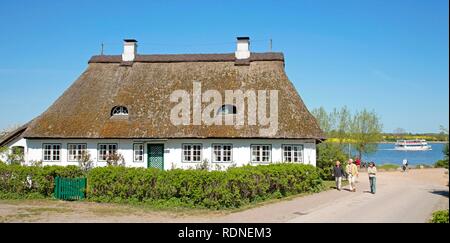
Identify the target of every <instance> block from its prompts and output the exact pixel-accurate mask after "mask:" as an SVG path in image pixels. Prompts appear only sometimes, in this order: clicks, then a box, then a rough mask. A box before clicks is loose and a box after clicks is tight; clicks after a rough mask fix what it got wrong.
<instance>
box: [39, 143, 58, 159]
mask: <svg viewBox="0 0 450 243" xmlns="http://www.w3.org/2000/svg"><path fill="white" fill-rule="evenodd" d="M43 147H44V161H50V162H52V161H60V160H61V144H48V143H47V144H44V145H43Z"/></svg>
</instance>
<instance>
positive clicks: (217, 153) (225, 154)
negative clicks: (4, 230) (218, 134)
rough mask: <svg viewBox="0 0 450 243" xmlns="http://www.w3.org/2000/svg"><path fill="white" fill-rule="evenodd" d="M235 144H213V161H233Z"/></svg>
mask: <svg viewBox="0 0 450 243" xmlns="http://www.w3.org/2000/svg"><path fill="white" fill-rule="evenodd" d="M232 150H233V145H231V144H213V162H231V160H232Z"/></svg>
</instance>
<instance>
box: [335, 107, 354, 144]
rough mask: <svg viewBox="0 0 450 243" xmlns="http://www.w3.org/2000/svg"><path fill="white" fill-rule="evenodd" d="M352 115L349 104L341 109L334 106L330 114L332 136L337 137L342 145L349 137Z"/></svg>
mask: <svg viewBox="0 0 450 243" xmlns="http://www.w3.org/2000/svg"><path fill="white" fill-rule="evenodd" d="M351 116H352V115H351V113H350V111H349V110H348V108H347V106H344V107H342V108H341V109H340V110H338V109H336V108H334V109H333V112H332V113H331V114H330V123H331V124H332V136H333V137H334V138H337V140H338V143H339V145H340V146H341V145H342V143H343V142H344V140H345V139H348V138H349V136H348V135H349V130H350V121H351Z"/></svg>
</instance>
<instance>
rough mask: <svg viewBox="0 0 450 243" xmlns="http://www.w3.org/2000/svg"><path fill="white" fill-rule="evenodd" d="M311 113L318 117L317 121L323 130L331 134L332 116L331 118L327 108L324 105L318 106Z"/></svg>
mask: <svg viewBox="0 0 450 243" xmlns="http://www.w3.org/2000/svg"><path fill="white" fill-rule="evenodd" d="M311 113H312V115H313V116H314V117H315V118H316V120H317V123H319V127H320V129H322V131H323V132H324V133H325V134H327V135H329V133H330V131H331V124H330V118H329V116H328V113H327V111H326V110H325V108H323V107H320V108H316V109H314V110H312V111H311Z"/></svg>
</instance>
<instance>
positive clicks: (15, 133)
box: [0, 122, 30, 147]
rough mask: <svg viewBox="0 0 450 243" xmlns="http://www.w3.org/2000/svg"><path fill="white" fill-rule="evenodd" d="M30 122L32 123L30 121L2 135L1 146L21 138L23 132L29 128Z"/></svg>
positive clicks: (0, 138)
mask: <svg viewBox="0 0 450 243" xmlns="http://www.w3.org/2000/svg"><path fill="white" fill-rule="evenodd" d="M29 124H30V122H28V123H26V124H25V125H22V126H20V127H18V128H16V129H14V130H12V131H10V132H8V133H6V134H5V135H4V136H2V137H0V147H2V146H5V145H6V144H8V143H10V142H12V141H14V140H15V139H16V138H20V137H21V136H22V134H23V132H24V131H25V130H26V129H27V127H28V125H29Z"/></svg>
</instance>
